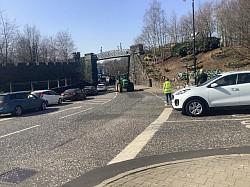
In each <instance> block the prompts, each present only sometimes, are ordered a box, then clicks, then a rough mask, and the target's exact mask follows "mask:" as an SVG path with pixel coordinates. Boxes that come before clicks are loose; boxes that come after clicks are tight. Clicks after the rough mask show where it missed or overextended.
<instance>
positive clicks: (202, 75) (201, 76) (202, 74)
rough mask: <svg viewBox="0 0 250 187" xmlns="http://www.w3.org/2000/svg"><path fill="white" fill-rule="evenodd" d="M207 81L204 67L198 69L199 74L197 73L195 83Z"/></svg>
mask: <svg viewBox="0 0 250 187" xmlns="http://www.w3.org/2000/svg"><path fill="white" fill-rule="evenodd" d="M206 81H207V74H206V73H205V70H204V69H200V74H199V75H198V79H197V85H199V84H202V83H203V82H206Z"/></svg>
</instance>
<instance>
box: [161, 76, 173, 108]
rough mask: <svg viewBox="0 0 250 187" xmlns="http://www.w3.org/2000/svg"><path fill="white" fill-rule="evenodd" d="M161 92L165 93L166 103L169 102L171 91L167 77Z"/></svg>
mask: <svg viewBox="0 0 250 187" xmlns="http://www.w3.org/2000/svg"><path fill="white" fill-rule="evenodd" d="M163 92H164V94H165V95H166V105H168V104H170V102H171V92H172V86H171V83H170V81H169V78H167V80H166V81H165V83H164V85H163Z"/></svg>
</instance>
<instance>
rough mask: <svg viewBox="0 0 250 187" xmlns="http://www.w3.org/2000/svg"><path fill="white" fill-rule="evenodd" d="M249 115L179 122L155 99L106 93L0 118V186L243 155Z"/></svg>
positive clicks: (24, 186)
mask: <svg viewBox="0 0 250 187" xmlns="http://www.w3.org/2000/svg"><path fill="white" fill-rule="evenodd" d="M249 125H250V110H240V111H232V110H226V111H216V112H211V113H209V114H208V115H207V116H205V117H200V118H192V117H188V116H183V115H182V114H181V113H180V112H177V111H173V110H172V109H171V108H170V107H167V108H166V107H165V106H164V96H163V94H160V93H158V94H154V93H149V92H144V91H135V92H124V93H119V94H117V93H116V92H113V91H108V92H107V93H103V94H100V95H97V96H90V97H88V98H87V100H83V101H77V102H65V103H63V104H62V105H54V106H50V107H48V109H47V110H46V111H35V112H29V113H25V114H23V115H22V116H21V117H11V116H8V115H6V116H0V146H1V149H0V162H1V167H0V186H1V187H2V186H3V187H9V186H20V187H34V186H39V187H40V186H41V187H43V186H60V185H63V184H65V183H67V182H69V181H72V180H73V179H75V178H77V177H79V176H82V175H84V174H86V173H88V172H90V171H94V170H95V169H98V168H102V167H107V165H108V166H109V165H115V163H119V162H122V161H126V160H130V159H134V158H137V159H138V158H146V157H150V156H156V155H164V154H173V153H181V152H183V154H184V153H185V152H187V151H197V150H204V151H205V150H214V149H220V148H232V147H248V146H249V145H250V129H249Z"/></svg>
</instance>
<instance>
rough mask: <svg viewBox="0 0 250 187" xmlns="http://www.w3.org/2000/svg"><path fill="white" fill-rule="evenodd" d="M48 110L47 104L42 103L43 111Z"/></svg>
mask: <svg viewBox="0 0 250 187" xmlns="http://www.w3.org/2000/svg"><path fill="white" fill-rule="evenodd" d="M46 108H47V103H46V102H42V103H41V110H46Z"/></svg>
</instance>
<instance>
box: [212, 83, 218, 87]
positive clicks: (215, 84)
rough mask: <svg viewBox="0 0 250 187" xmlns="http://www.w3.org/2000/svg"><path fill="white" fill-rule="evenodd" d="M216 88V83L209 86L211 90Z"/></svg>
mask: <svg viewBox="0 0 250 187" xmlns="http://www.w3.org/2000/svg"><path fill="white" fill-rule="evenodd" d="M217 86H218V84H217V83H212V84H211V85H210V87H211V88H215V87H217Z"/></svg>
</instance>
